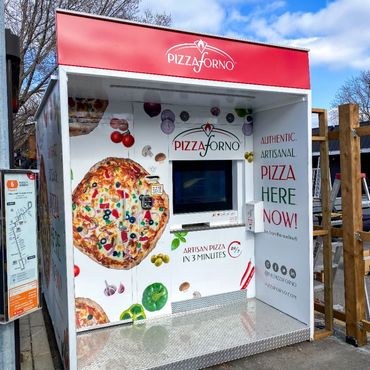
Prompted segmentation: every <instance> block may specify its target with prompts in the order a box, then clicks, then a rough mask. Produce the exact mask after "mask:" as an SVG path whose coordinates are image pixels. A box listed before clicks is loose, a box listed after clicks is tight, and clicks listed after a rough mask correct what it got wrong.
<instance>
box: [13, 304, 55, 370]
mask: <svg viewBox="0 0 370 370" xmlns="http://www.w3.org/2000/svg"><path fill="white" fill-rule="evenodd" d="M19 330H20V343H21V369H22V370H52V369H54V364H53V360H52V356H51V351H50V346H49V339H48V336H47V333H46V327H45V322H44V318H43V313H42V311H41V310H40V311H37V312H34V313H33V314H31V315H29V316H26V317H24V318H22V319H21V320H20V325H19Z"/></svg>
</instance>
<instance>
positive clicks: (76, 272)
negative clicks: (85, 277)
mask: <svg viewBox="0 0 370 370" xmlns="http://www.w3.org/2000/svg"><path fill="white" fill-rule="evenodd" d="M74 273H75V277H76V276H78V275H79V274H80V268H79V267H78V266H77V265H75V267H74Z"/></svg>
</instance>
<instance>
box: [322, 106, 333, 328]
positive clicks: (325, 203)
mask: <svg viewBox="0 0 370 370" xmlns="http://www.w3.org/2000/svg"><path fill="white" fill-rule="evenodd" d="M319 134H320V136H322V137H325V139H326V140H325V141H322V142H320V169H321V210H322V227H323V229H324V230H326V231H327V234H326V235H323V236H322V239H323V264H324V302H325V329H326V330H329V331H331V332H332V331H333V265H332V263H333V255H332V246H331V209H330V181H331V179H330V171H329V140H328V116H327V111H326V110H323V111H322V112H320V113H319Z"/></svg>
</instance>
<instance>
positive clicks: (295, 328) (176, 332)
mask: <svg viewBox="0 0 370 370" xmlns="http://www.w3.org/2000/svg"><path fill="white" fill-rule="evenodd" d="M309 337H310V330H309V327H308V326H306V325H304V324H302V323H301V322H299V321H297V320H295V319H293V318H291V317H290V316H287V315H285V314H283V313H282V312H280V311H278V310H276V309H274V308H272V307H271V306H268V305H266V304H265V303H263V302H260V301H258V300H256V299H249V300H247V301H246V302H238V303H234V304H229V305H225V306H222V307H218V308H215V309H206V310H197V311H193V312H188V313H184V314H176V315H174V316H171V317H162V318H158V319H153V320H147V321H146V322H144V323H140V322H137V323H135V324H134V325H124V326H116V327H110V328H105V329H101V330H95V331H92V332H88V333H81V334H78V337H77V346H78V359H79V367H78V368H79V369H80V370H95V369H96V370H102V369H130V370H134V369H201V368H205V367H208V366H211V365H215V364H219V363H223V362H227V361H231V360H235V359H238V358H241V357H246V356H250V355H253V354H256V353H260V352H264V351H268V350H271V349H275V348H279V347H283V346H286V345H290V344H294V343H298V342H302V341H305V340H309Z"/></svg>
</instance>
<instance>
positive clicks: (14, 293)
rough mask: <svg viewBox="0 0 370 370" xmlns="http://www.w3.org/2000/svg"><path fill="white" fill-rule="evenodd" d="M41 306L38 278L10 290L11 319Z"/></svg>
mask: <svg viewBox="0 0 370 370" xmlns="http://www.w3.org/2000/svg"><path fill="white" fill-rule="evenodd" d="M38 307H39V294H38V284H37V280H35V281H31V282H30V283H27V284H23V285H20V286H19V287H16V288H13V289H10V290H9V308H8V311H9V320H12V319H15V318H16V317H18V316H21V315H23V314H24V313H26V312H29V311H32V310H34V309H36V308H38Z"/></svg>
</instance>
